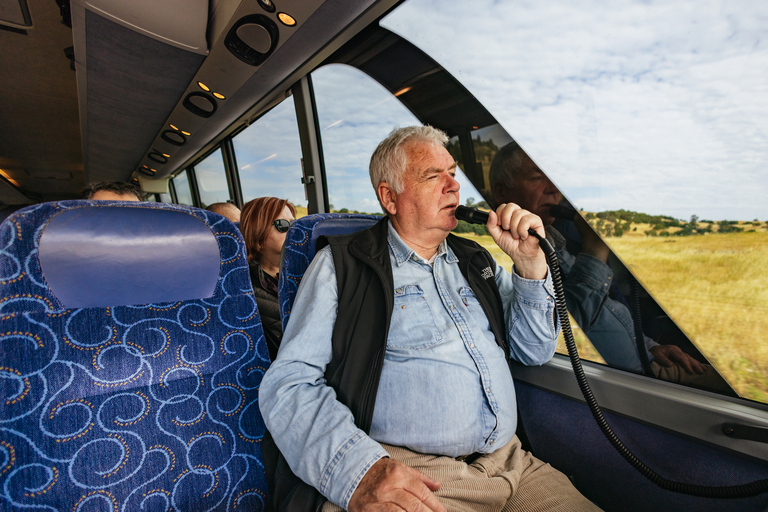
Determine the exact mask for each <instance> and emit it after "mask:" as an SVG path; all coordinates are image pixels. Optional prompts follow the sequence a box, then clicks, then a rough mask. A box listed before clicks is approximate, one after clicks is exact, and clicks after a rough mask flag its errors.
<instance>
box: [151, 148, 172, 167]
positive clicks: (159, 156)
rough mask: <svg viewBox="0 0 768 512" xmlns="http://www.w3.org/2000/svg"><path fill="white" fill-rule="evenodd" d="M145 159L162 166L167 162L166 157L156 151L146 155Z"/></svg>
mask: <svg viewBox="0 0 768 512" xmlns="http://www.w3.org/2000/svg"><path fill="white" fill-rule="evenodd" d="M147 158H149V159H150V160H152V161H154V162H157V163H159V164H164V163H167V162H168V157H167V156H165V155H163V154H162V153H160V152H159V151H157V150H156V149H155V150H154V151H152V152H151V153H150V154H148V155H147Z"/></svg>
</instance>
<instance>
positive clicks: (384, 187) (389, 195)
mask: <svg viewBox="0 0 768 512" xmlns="http://www.w3.org/2000/svg"><path fill="white" fill-rule="evenodd" d="M376 193H377V194H378V195H379V202H380V203H381V206H382V207H383V208H384V210H386V212H387V213H388V214H390V215H395V214H396V213H397V193H396V192H395V191H394V190H393V189H392V186H391V185H390V184H389V183H387V182H386V181H382V182H381V183H379V186H378V187H377V188H376Z"/></svg>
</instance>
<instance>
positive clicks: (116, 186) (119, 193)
mask: <svg viewBox="0 0 768 512" xmlns="http://www.w3.org/2000/svg"><path fill="white" fill-rule="evenodd" d="M83 198H84V199H95V200H97V201H141V192H139V189H138V188H136V186H134V185H132V184H130V183H125V182H124V181H100V182H98V183H90V184H88V186H87V187H86V189H85V190H84V191H83Z"/></svg>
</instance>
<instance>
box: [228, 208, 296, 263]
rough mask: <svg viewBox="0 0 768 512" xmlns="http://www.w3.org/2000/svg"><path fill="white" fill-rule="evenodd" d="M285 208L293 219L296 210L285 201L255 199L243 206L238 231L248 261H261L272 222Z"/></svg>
mask: <svg viewBox="0 0 768 512" xmlns="http://www.w3.org/2000/svg"><path fill="white" fill-rule="evenodd" d="M286 206H287V207H288V209H289V210H291V214H292V215H293V216H294V217H295V216H296V209H295V208H294V207H293V205H292V204H291V203H289V202H288V200H287V199H279V198H277V197H257V198H256V199H253V200H251V201H248V202H247V203H245V205H243V210H242V213H241V214H240V231H241V232H242V233H243V238H244V239H245V248H246V250H247V251H248V261H254V260H255V261H256V262H259V261H261V248H262V247H263V245H264V241H265V240H266V239H267V234H268V233H269V229H270V228H271V227H272V222H273V221H275V220H276V219H277V218H278V217H279V216H280V213H282V211H283V208H285V207H286Z"/></svg>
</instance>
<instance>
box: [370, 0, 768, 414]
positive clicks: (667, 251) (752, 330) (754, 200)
mask: <svg viewBox="0 0 768 512" xmlns="http://www.w3.org/2000/svg"><path fill="white" fill-rule="evenodd" d="M587 3H588V4H590V5H588V6H587V5H585V4H580V5H579V6H578V7H575V6H574V5H573V4H572V3H569V2H567V1H565V0H560V1H557V0H556V1H555V2H554V4H553V3H552V2H549V3H547V4H542V3H535V2H534V3H528V4H520V5H516V7H515V8H514V9H511V8H509V6H507V5H505V4H504V3H503V2H496V3H489V4H487V5H486V8H484V9H476V8H474V7H475V4H474V3H473V2H471V1H469V0H457V3H456V2H455V3H454V4H453V8H454V9H457V10H460V11H461V12H462V13H464V14H463V15H462V16H460V17H457V16H455V14H454V12H453V11H450V10H445V9H440V7H439V5H438V4H437V3H436V2H435V1H434V0H409V1H408V2H405V3H403V4H402V5H401V6H400V7H398V9H396V10H395V11H393V13H391V14H390V15H388V16H387V17H386V18H385V19H384V20H383V22H382V25H384V26H386V27H388V28H390V29H391V30H393V31H394V32H396V33H398V34H400V35H402V36H403V37H405V38H406V39H408V40H409V41H410V42H412V43H413V44H415V45H416V46H418V47H419V48H421V49H423V50H424V51H425V52H426V53H427V54H429V55H430V56H431V57H432V58H434V59H435V60H437V61H438V62H440V63H441V64H442V65H443V66H444V67H445V68H446V69H447V70H448V71H449V72H450V73H451V74H453V76H455V77H457V78H458V79H459V80H461V82H462V84H463V85H464V86H465V87H467V89H468V90H470V91H471V92H472V94H473V95H474V96H475V97H476V98H478V99H479V100H480V101H481V102H482V103H483V104H484V106H485V107H486V108H487V109H488V110H489V111H490V112H492V113H493V114H494V116H495V117H496V119H498V120H499V122H500V123H501V124H502V125H503V126H505V127H506V128H507V129H508V130H509V131H510V133H511V135H512V136H514V138H515V140H517V141H518V142H520V143H521V145H522V146H523V147H524V148H525V150H526V151H527V152H528V153H529V155H530V156H531V158H532V159H533V160H534V161H535V162H536V163H537V164H538V165H539V166H540V167H541V168H542V169H544V170H545V171H546V173H547V175H548V176H550V177H551V178H552V179H553V180H554V181H556V182H557V184H558V187H559V188H560V190H561V191H562V192H563V193H564V194H565V196H566V197H567V198H568V200H569V201H570V202H571V204H573V205H575V206H577V207H578V208H579V209H583V213H584V215H585V217H586V218H587V219H588V221H589V223H590V224H591V225H592V226H593V228H594V229H595V230H596V231H597V232H599V233H600V234H601V235H602V236H603V237H604V239H605V240H606V242H607V243H608V244H609V246H610V247H611V249H612V250H613V251H615V253H616V255H617V256H618V258H621V260H622V261H623V262H625V263H626V266H627V267H629V268H631V270H632V273H633V274H634V275H635V276H637V278H638V280H639V281H640V282H641V283H642V285H643V287H644V288H645V290H647V291H648V292H649V293H651V294H652V295H653V297H654V298H655V299H656V300H657V301H658V305H656V302H655V301H651V300H650V299H649V298H647V297H643V300H644V301H646V302H649V303H650V302H653V304H654V305H655V306H654V307H655V308H656V309H655V313H658V315H659V317H660V318H663V319H664V320H663V322H657V320H656V316H655V315H654V314H651V315H649V319H650V320H649V322H650V325H649V332H648V334H649V335H650V336H651V337H657V335H660V334H661V335H663V333H664V332H665V331H666V330H668V329H666V327H665V325H664V324H669V330H674V329H677V330H679V331H680V332H682V331H683V330H684V331H685V333H686V335H687V336H683V337H687V338H689V339H690V340H691V341H693V342H694V343H695V344H696V346H697V347H698V349H699V350H701V352H702V353H704V354H705V355H706V356H707V359H708V360H709V361H710V362H712V363H713V364H714V365H715V366H716V367H717V369H718V370H719V371H720V372H721V373H722V374H723V375H724V376H725V377H726V379H727V380H728V381H729V382H730V384H731V385H732V386H733V387H734V389H736V390H737V391H738V393H739V394H740V395H741V396H743V397H747V398H751V399H754V400H760V401H764V402H768V378H766V377H765V376H766V375H768V345H766V344H764V343H760V342H759V341H758V340H761V339H762V334H761V333H763V332H765V331H766V330H768V314H767V313H768V295H766V294H765V293H764V290H765V289H766V284H767V283H766V282H765V279H763V278H762V276H763V275H764V274H765V272H763V271H762V269H763V268H764V261H765V260H764V259H761V258H762V257H763V256H765V255H766V254H768V225H767V224H766V221H767V220H768V181H767V180H765V169H766V168H768V167H767V164H768V145H766V144H765V136H764V129H763V128H761V126H763V125H764V124H765V123H764V122H763V121H764V119H765V117H766V113H767V112H768V107H767V105H768V94H766V88H765V76H766V62H768V61H766V59H765V54H766V50H767V49H768V39H766V38H765V30H764V24H763V23H760V22H756V20H764V19H765V18H766V16H768V4H765V3H761V2H753V3H734V2H727V1H725V0H716V1H715V2H714V3H712V4H711V5H710V6H709V7H708V8H707V9H705V10H702V9H700V8H699V6H698V4H697V3H695V2H692V1H688V0H673V1H670V2H666V3H665V5H664V9H663V10H659V9H658V6H657V5H655V4H653V3H634V4H631V5H630V4H622V5H614V4H612V5H608V4H605V3H601V2H597V1H588V2H587ZM585 12H589V13H590V17H595V16H597V17H599V18H600V19H601V20H602V22H601V23H599V24H596V25H594V26H590V29H589V30H584V18H583V13H585ZM473 19H474V21H473ZM424 20H429V21H428V22H425V21H424ZM670 20H674V22H670ZM475 23H476V24H478V26H484V27H485V30H482V31H470V32H467V31H466V30H463V28H464V27H466V26H467V25H468V24H475ZM458 32H460V33H462V37H461V38H456V37H455V34H456V33H458ZM478 48H482V49H483V51H477V49H478ZM563 48H567V51H562V49H563ZM497 145H498V143H497ZM758 255H760V256H758ZM618 258H617V260H618ZM745 315H748V317H749V319H750V321H749V322H745V321H744V320H743V319H744V317H745ZM678 326H679V327H678ZM676 337H680V336H676ZM659 341H660V342H662V343H663V342H664V340H659Z"/></svg>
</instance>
